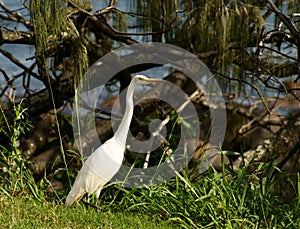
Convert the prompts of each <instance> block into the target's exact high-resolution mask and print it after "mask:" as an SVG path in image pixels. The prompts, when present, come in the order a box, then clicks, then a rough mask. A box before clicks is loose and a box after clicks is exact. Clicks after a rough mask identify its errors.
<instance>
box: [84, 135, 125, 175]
mask: <svg viewBox="0 0 300 229" xmlns="http://www.w3.org/2000/svg"><path fill="white" fill-rule="evenodd" d="M124 150H125V146H122V145H120V144H119V143H118V141H116V140H115V138H111V139H110V140H108V141H106V142H105V143H104V144H103V145H102V146H101V147H99V148H98V149H97V150H96V151H95V152H94V153H93V154H91V155H90V156H89V158H88V159H87V160H86V162H85V165H86V166H88V167H89V168H90V169H91V170H92V171H93V172H94V173H95V174H96V175H97V176H99V177H100V178H102V179H104V180H107V181H109V180H110V179H111V178H112V177H113V176H114V175H115V174H116V173H117V172H118V171H119V169H120V167H121V165H122V161H123V157H124Z"/></svg>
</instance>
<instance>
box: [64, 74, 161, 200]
mask: <svg viewBox="0 0 300 229" xmlns="http://www.w3.org/2000/svg"><path fill="white" fill-rule="evenodd" d="M160 81H161V80H158V79H151V78H147V77H145V76H143V75H136V76H135V77H133V79H132V80H131V83H130V85H129V87H128V90H127V94H126V109H125V113H124V116H123V119H122V121H121V123H120V126H119V128H118V130H117V131H116V132H115V135H114V136H113V137H112V138H111V139H109V140H107V141H106V142H105V143H104V144H103V145H101V146H100V147H99V148H97V149H96V150H95V152H93V153H92V154H91V155H90V156H89V157H88V159H87V160H86V162H85V163H84V165H83V166H82V168H81V170H80V171H79V173H78V175H77V177H76V180H75V182H74V185H73V187H72V189H71V191H70V192H69V194H68V196H67V199H66V205H67V206H71V205H73V204H74V203H76V202H77V201H79V200H80V199H81V198H82V197H83V196H84V195H85V194H86V193H88V194H89V195H90V194H93V193H95V194H96V198H97V199H96V200H98V198H99V195H100V192H101V190H102V188H103V186H104V185H105V184H106V183H107V182H108V181H109V180H110V179H111V178H112V177H113V176H114V175H115V174H116V173H117V172H118V171H119V169H120V167H121V164H122V161H123V157H124V151H125V144H126V138H127V134H128V130H129V126H130V122H131V119H132V114H133V107H134V104H133V92H134V89H135V87H136V86H139V85H144V84H149V83H151V82H160Z"/></svg>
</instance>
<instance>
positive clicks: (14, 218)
mask: <svg viewBox="0 0 300 229" xmlns="http://www.w3.org/2000/svg"><path fill="white" fill-rule="evenodd" d="M187 182H188V183H189V185H187ZM299 184H300V181H299ZM58 196H60V197H58ZM298 196H299V195H298ZM64 198H65V196H64V195H57V196H56V198H55V197H51V198H50V197H47V195H46V196H45V198H44V197H43V198H41V199H40V200H38V199H36V198H34V197H33V196H32V195H31V194H29V193H27V194H19V196H15V197H12V196H8V195H3V194H2V195H1V199H0V212H1V213H0V216H1V218H0V227H1V228H177V227H178V228H299V227H300V219H299V216H300V209H299V206H300V202H299V199H298V198H295V199H294V201H292V202H290V203H285V202H284V201H282V200H281V198H280V197H279V196H276V195H275V194H273V193H272V192H271V191H270V189H269V186H268V184H267V183H266V182H263V180H260V179H259V178H257V177H255V176H254V174H248V175H247V174H242V173H241V174H240V175H236V176H234V177H230V179H228V177H227V176H226V175H225V174H218V173H214V172H212V173H210V174H208V175H207V176H203V177H201V178H200V179H199V180H198V181H196V182H193V183H192V182H190V181H188V180H185V182H184V181H182V180H181V179H179V178H176V179H173V180H171V181H169V182H168V183H166V184H162V185H160V186H156V187H144V188H140V189H124V188H122V187H120V186H117V185H109V187H107V188H105V189H104V190H103V192H102V194H101V196H100V198H101V199H100V202H99V210H98V212H97V211H96V210H95V209H94V208H92V207H86V206H84V205H83V204H82V202H81V203H79V204H78V205H77V206H75V207H71V208H67V207H65V206H64V205H63V201H64ZM90 201H91V203H93V199H91V200H90Z"/></svg>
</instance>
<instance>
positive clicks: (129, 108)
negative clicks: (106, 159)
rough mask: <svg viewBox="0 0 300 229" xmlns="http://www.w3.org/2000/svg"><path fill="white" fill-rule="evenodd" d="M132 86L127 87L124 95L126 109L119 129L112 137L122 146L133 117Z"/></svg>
mask: <svg viewBox="0 0 300 229" xmlns="http://www.w3.org/2000/svg"><path fill="white" fill-rule="evenodd" d="M134 88H135V87H134V86H133V85H129V87H128V90H127V94H126V108H125V113H124V116H123V118H122V121H121V123H120V125H119V128H118V129H117V131H116V132H115V135H114V137H115V138H116V139H117V140H118V141H119V143H121V144H122V145H123V146H125V144H126V139H127V135H128V130H129V126H130V122H131V119H132V115H133V108H134V106H133V92H134Z"/></svg>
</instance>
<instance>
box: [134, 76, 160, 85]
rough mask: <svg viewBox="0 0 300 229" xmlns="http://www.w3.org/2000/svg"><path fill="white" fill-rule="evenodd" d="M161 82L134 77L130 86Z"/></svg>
mask: <svg viewBox="0 0 300 229" xmlns="http://www.w3.org/2000/svg"><path fill="white" fill-rule="evenodd" d="M162 81H163V80H161V79H154V78H148V77H146V76H144V75H135V76H134V77H133V78H132V80H131V84H134V85H135V86H138V85H145V84H149V83H155V82H162Z"/></svg>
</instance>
